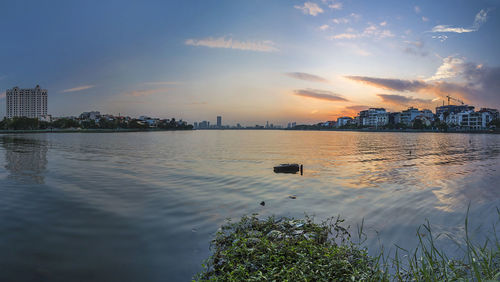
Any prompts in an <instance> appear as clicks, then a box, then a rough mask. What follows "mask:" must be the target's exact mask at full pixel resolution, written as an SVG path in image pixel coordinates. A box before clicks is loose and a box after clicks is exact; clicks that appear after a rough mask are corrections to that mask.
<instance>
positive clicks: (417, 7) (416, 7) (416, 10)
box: [413, 6, 422, 14]
mask: <svg viewBox="0 0 500 282" xmlns="http://www.w3.org/2000/svg"><path fill="white" fill-rule="evenodd" d="M413 10H415V13H417V14H420V12H422V9H420V7H419V6H415V7H413Z"/></svg>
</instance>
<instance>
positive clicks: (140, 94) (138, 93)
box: [120, 88, 169, 97]
mask: <svg viewBox="0 0 500 282" xmlns="http://www.w3.org/2000/svg"><path fill="white" fill-rule="evenodd" d="M168 90H169V89H168V88H157V89H144V90H132V91H126V92H123V93H121V94H120V95H122V96H133V97H145V96H150V95H153V94H157V93H167V92H168Z"/></svg>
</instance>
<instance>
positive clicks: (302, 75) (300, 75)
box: [285, 72, 328, 83]
mask: <svg viewBox="0 0 500 282" xmlns="http://www.w3.org/2000/svg"><path fill="white" fill-rule="evenodd" d="M285 75H286V76H289V77H291V78H295V79H300V80H306V81H312V82H326V83H327V82H328V80H327V79H326V78H323V77H321V76H317V75H314V74H310V73H305V72H287V73H285Z"/></svg>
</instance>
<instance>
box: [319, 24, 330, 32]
mask: <svg viewBox="0 0 500 282" xmlns="http://www.w3.org/2000/svg"><path fill="white" fill-rule="evenodd" d="M329 28H330V26H329V25H327V24H324V25H322V26H320V27H319V29H321V30H323V31H324V30H327V29H329Z"/></svg>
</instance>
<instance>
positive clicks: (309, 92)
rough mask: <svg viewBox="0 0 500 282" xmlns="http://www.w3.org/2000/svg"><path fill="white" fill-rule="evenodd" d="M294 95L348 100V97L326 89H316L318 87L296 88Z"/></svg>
mask: <svg viewBox="0 0 500 282" xmlns="http://www.w3.org/2000/svg"><path fill="white" fill-rule="evenodd" d="M293 94H294V95H297V96H302V97H307V98H313V99H318V100H326V101H334V102H347V101H349V100H347V99H346V98H344V97H342V96H340V95H338V94H335V93H333V92H330V91H326V90H316V89H300V90H294V93H293Z"/></svg>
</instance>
